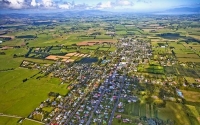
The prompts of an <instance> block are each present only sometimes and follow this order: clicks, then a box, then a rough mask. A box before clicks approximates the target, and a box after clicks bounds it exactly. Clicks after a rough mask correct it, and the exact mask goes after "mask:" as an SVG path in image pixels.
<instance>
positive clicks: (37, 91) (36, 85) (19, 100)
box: [0, 68, 68, 117]
mask: <svg viewBox="0 0 200 125" xmlns="http://www.w3.org/2000/svg"><path fill="white" fill-rule="evenodd" d="M38 72H39V71H37V70H31V71H30V70H28V69H23V68H17V69H16V70H13V71H7V72H0V75H1V82H0V112H2V113H5V114H11V115H18V116H21V117H27V116H28V115H29V113H30V112H32V111H33V110H34V109H35V108H36V107H37V106H38V105H39V104H40V102H42V101H44V100H45V99H47V98H48V93H49V92H51V91H52V92H57V93H60V94H62V95H65V94H66V93H67V92H68V90H67V89H66V87H67V84H63V85H60V80H59V79H56V78H51V77H50V76H47V77H44V78H41V79H40V80H38V79H36V77H37V75H36V76H35V77H33V78H30V77H31V76H33V75H35V74H36V73H38ZM38 75H40V74H38ZM25 78H28V80H27V81H26V82H22V80H23V79H25Z"/></svg>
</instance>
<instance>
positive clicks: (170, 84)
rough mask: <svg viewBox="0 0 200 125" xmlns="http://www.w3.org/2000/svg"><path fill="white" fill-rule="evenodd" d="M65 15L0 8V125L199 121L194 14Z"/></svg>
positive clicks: (199, 63)
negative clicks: (6, 11)
mask: <svg viewBox="0 0 200 125" xmlns="http://www.w3.org/2000/svg"><path fill="white" fill-rule="evenodd" d="M13 12H14V10H13ZM71 13H72V12H71V11H66V12H56V13H54V12H53V13H48V14H46V13H40V14H38V13H30V14H26V13H22V14H20V13H15V14H13V13H5V14H2V13H0V15H1V16H0V125H43V124H45V125H199V124H200V37H199V36H200V23H199V20H200V16H199V14H183V15H179V14H177V15H170V14H166V15H162V14H141V15H140V14H136V13H131V12H127V13H126V12H124V13H118V12H109V11H101V10H83V11H75V10H74V11H73V14H71Z"/></svg>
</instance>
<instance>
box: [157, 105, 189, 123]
mask: <svg viewBox="0 0 200 125" xmlns="http://www.w3.org/2000/svg"><path fill="white" fill-rule="evenodd" d="M157 115H158V118H160V119H163V120H168V119H171V120H174V121H175V124H176V125H190V120H189V119H188V117H187V115H186V113H185V112H184V110H183V105H182V104H177V103H172V102H167V104H166V108H159V109H158V114H157Z"/></svg>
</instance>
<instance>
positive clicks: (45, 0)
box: [42, 0, 53, 8]
mask: <svg viewBox="0 0 200 125" xmlns="http://www.w3.org/2000/svg"><path fill="white" fill-rule="evenodd" d="M42 5H43V6H44V7H47V8H48V7H52V6H53V2H52V1H51V0H42Z"/></svg>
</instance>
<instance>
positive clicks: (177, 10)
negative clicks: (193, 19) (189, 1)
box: [164, 7, 200, 13]
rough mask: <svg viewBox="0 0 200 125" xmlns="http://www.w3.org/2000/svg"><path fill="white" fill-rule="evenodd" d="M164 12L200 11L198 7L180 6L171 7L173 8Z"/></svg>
mask: <svg viewBox="0 0 200 125" xmlns="http://www.w3.org/2000/svg"><path fill="white" fill-rule="evenodd" d="M164 12H170V13H173V12H175V13H180V12H182V13H184V12H187V13H200V7H194V8H192V7H180V8H173V9H169V10H166V11H164Z"/></svg>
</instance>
